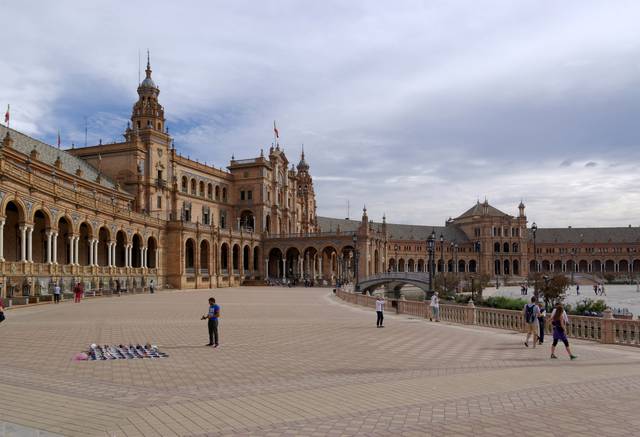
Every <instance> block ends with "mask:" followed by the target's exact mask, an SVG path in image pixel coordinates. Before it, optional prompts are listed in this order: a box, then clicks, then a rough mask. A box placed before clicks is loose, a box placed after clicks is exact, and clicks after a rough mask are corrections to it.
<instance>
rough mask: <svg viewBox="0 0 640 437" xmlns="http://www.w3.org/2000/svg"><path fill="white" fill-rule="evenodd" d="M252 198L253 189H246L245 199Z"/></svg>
mask: <svg viewBox="0 0 640 437" xmlns="http://www.w3.org/2000/svg"><path fill="white" fill-rule="evenodd" d="M251 199H253V191H251V190H249V191H247V200H251Z"/></svg>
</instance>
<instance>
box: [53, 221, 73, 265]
mask: <svg viewBox="0 0 640 437" xmlns="http://www.w3.org/2000/svg"><path fill="white" fill-rule="evenodd" d="M72 235H73V229H72V228H71V222H69V220H67V219H66V218H65V217H60V220H58V238H57V241H56V246H57V251H58V259H57V262H58V264H71V263H72V261H73V260H72V259H71V244H72V242H71V236H72Z"/></svg>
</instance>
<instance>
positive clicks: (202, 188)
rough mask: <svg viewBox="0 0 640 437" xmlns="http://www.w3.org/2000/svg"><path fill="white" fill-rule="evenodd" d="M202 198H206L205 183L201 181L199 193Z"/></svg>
mask: <svg viewBox="0 0 640 437" xmlns="http://www.w3.org/2000/svg"><path fill="white" fill-rule="evenodd" d="M198 194H199V195H200V197H204V182H202V181H200V191H199V193H198Z"/></svg>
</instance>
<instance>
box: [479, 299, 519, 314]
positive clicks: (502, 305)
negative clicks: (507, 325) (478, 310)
mask: <svg viewBox="0 0 640 437" xmlns="http://www.w3.org/2000/svg"><path fill="white" fill-rule="evenodd" d="M527 303H528V302H527V301H526V300H524V299H518V298H515V297H506V296H491V297H488V298H486V299H484V300H483V301H482V305H483V306H487V307H491V308H499V309H503V310H517V311H521V310H522V308H524V306H525V305H526V304H527Z"/></svg>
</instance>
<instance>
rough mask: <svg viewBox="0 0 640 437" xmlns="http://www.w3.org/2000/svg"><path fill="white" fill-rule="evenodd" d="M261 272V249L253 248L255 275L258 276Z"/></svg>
mask: <svg viewBox="0 0 640 437" xmlns="http://www.w3.org/2000/svg"><path fill="white" fill-rule="evenodd" d="M259 272H260V248H259V247H257V246H256V247H254V248H253V274H254V275H256V276H257V275H258V274H259Z"/></svg>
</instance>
